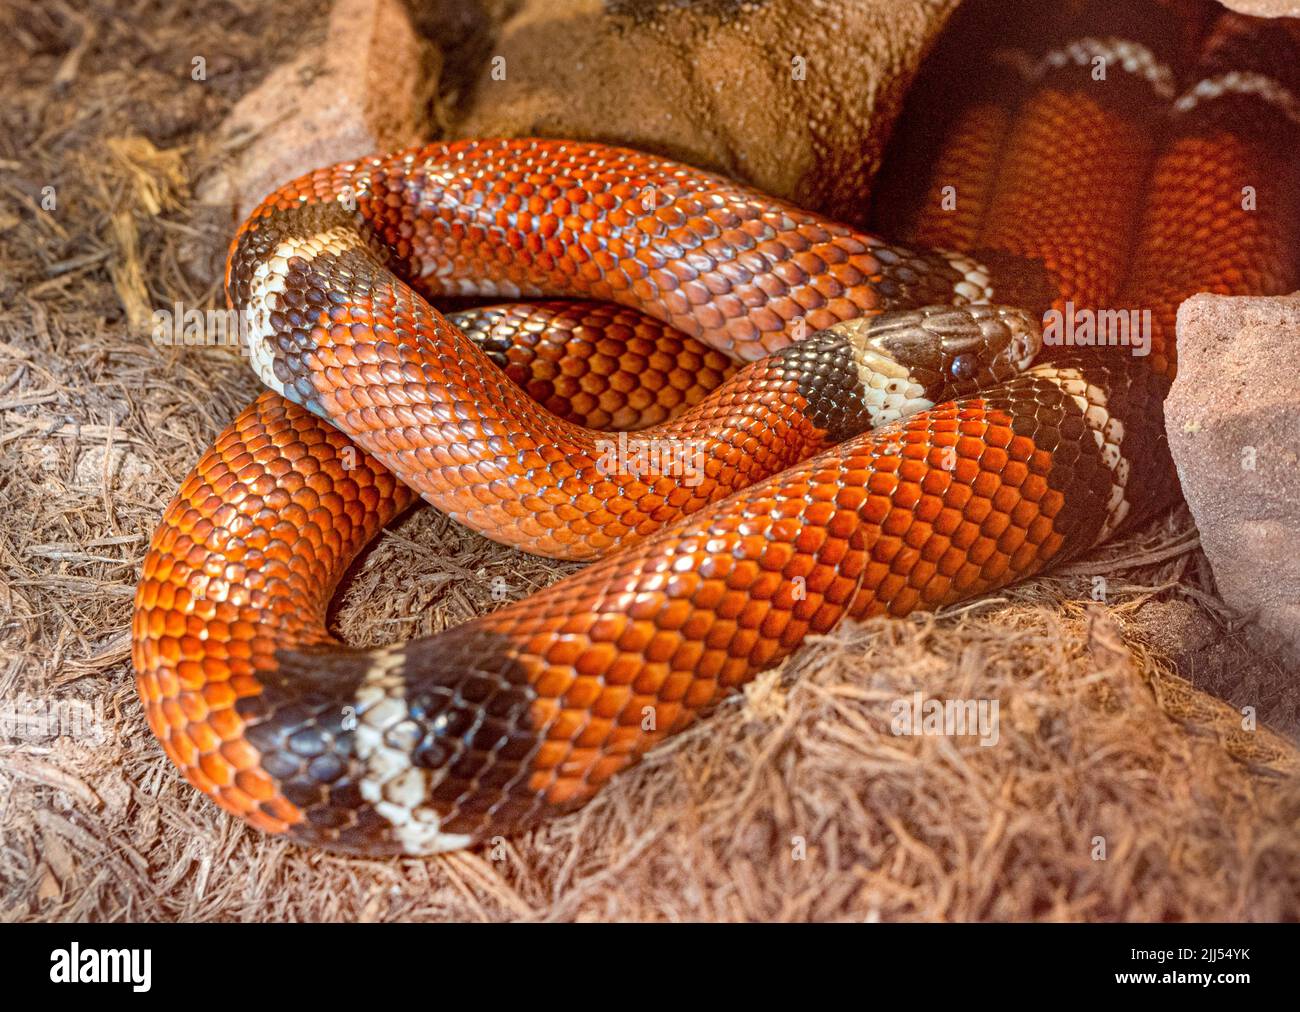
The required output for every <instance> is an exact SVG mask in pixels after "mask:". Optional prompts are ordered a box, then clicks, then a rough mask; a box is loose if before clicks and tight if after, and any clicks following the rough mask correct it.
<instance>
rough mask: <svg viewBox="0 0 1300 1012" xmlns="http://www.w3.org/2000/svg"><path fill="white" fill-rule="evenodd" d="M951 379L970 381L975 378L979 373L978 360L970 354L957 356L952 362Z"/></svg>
mask: <svg viewBox="0 0 1300 1012" xmlns="http://www.w3.org/2000/svg"><path fill="white" fill-rule="evenodd" d="M950 368H951V370H952V378H953V379H956V380H970V379H974V378H975V374H976V373H978V372H979V359H978V358H977V357H976V356H974V355H971V354H963V355H958V356H957V357H956V358H954V359H953V360H952V366H951V367H950Z"/></svg>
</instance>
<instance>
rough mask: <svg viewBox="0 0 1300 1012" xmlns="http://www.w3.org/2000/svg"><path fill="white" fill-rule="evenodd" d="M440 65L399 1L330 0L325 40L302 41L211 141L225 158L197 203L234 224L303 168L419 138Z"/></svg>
mask: <svg viewBox="0 0 1300 1012" xmlns="http://www.w3.org/2000/svg"><path fill="white" fill-rule="evenodd" d="M438 63H439V56H438V53H437V50H436V49H435V48H434V47H432V46H430V45H429V44H428V43H427V42H426V41H425V40H424V38H422V37H421V36H420V34H419V33H418V32H417V31H416V30H415V28H414V27H413V25H412V24H411V20H410V18H409V17H408V15H407V13H406V9H405V7H404V6H403V5H402V3H401V2H400V0H337V3H336V4H335V5H334V8H333V10H332V12H331V14H330V19H329V27H328V34H327V36H326V38H325V40H324V42H323V44H319V45H312V44H304V45H303V48H302V49H301V51H300V52H298V53H297V54H296V55H293V56H292V57H290V59H289V61H288V62H287V63H284V64H283V65H281V66H279V67H277V68H275V69H274V70H272V71H271V73H270V74H269V75H268V76H267V77H266V79H265V80H264V81H263V82H262V84H261V85H260V86H259V87H257V88H256V89H254V90H253V91H251V92H249V93H248V94H247V95H245V96H244V97H243V98H242V99H241V100H240V101H239V102H238V103H237V104H236V105H235V107H234V108H233V109H232V110H231V112H230V115H229V116H227V117H226V119H225V121H224V122H223V123H222V125H221V130H220V134H219V139H218V143H219V144H220V145H222V146H223V147H227V148H229V149H231V151H232V154H233V157H232V158H231V159H230V160H229V162H227V163H226V164H224V165H223V166H222V169H221V171H220V172H218V173H216V174H214V175H212V176H210V177H208V179H206V180H205V181H204V182H203V184H202V185H201V186H200V187H199V192H198V195H199V199H200V201H201V202H202V203H204V204H208V205H212V206H214V207H217V208H220V209H221V210H222V211H223V212H225V211H228V213H229V214H230V216H231V217H232V219H233V220H236V221H237V220H240V219H242V218H243V217H244V216H245V215H246V214H247V213H248V212H249V211H250V210H251V209H252V208H253V207H254V206H255V205H256V204H257V202H258V201H259V200H261V198H262V197H264V196H265V195H266V194H267V193H269V192H270V191H271V190H273V189H274V188H275V187H276V186H277V185H279V184H280V183H283V182H286V181H287V180H289V179H292V178H294V177H295V176H298V175H301V174H302V173H303V172H307V171H310V170H311V169H314V168H318V167H320V166H323V165H329V164H331V163H333V162H339V161H344V160H345V159H348V158H356V157H359V156H361V155H366V154H370V153H372V152H374V151H381V150H391V149H394V148H400V147H404V146H406V145H408V144H413V143H415V142H416V141H419V140H421V139H422V138H424V137H425V136H427V135H428V132H429V129H430V122H429V110H430V100H431V97H432V92H433V89H434V88H435V87H436V84H437V78H438V74H437V70H438Z"/></svg>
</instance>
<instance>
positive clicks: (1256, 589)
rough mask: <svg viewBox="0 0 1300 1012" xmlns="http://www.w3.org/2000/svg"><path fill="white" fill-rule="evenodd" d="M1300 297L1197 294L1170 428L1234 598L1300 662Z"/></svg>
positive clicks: (1228, 595)
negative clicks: (1299, 382) (1299, 397)
mask: <svg viewBox="0 0 1300 1012" xmlns="http://www.w3.org/2000/svg"><path fill="white" fill-rule="evenodd" d="M1297 375H1300V296H1290V297H1286V298H1255V297H1241V298H1228V297H1224V296H1217V295H1197V296H1195V297H1193V298H1191V299H1188V300H1187V301H1186V302H1184V303H1183V305H1182V307H1181V308H1180V309H1179V312H1178V379H1177V380H1176V381H1175V383H1174V386H1173V390H1172V392H1171V393H1170V395H1169V398H1168V400H1167V401H1166V402H1165V427H1166V430H1167V431H1168V434H1169V442H1170V446H1171V448H1172V450H1173V456H1174V461H1175V463H1176V464H1177V465H1178V476H1179V480H1180V481H1181V483H1182V487H1183V494H1184V495H1185V496H1186V498H1187V502H1188V505H1189V506H1190V507H1191V510H1192V515H1193V516H1194V517H1195V518H1196V526H1197V528H1198V529H1199V530H1200V532H1201V545H1202V547H1203V548H1204V550H1205V554H1206V556H1207V557H1208V558H1209V560H1210V565H1211V567H1212V568H1213V570H1214V578H1215V582H1216V583H1217V584H1218V587H1219V593H1220V594H1221V595H1222V597H1223V599H1224V600H1225V601H1226V602H1228V603H1229V604H1230V605H1232V606H1234V607H1235V608H1237V609H1239V610H1241V611H1243V612H1246V613H1253V614H1254V615H1255V617H1256V618H1257V619H1258V621H1259V623H1260V624H1261V625H1262V626H1264V627H1265V628H1267V629H1270V630H1272V631H1273V632H1275V633H1277V634H1278V635H1280V636H1283V637H1285V638H1287V639H1288V640H1289V641H1290V643H1291V645H1292V646H1293V648H1294V650H1295V653H1296V655H1297V657H1298V658H1300V413H1297V412H1296V408H1295V398H1296V389H1297V386H1296V376H1297Z"/></svg>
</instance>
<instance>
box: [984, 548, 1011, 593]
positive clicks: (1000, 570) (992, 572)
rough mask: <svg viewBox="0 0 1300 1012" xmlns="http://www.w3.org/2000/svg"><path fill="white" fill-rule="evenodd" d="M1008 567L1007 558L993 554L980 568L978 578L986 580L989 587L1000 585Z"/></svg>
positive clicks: (1009, 562)
mask: <svg viewBox="0 0 1300 1012" xmlns="http://www.w3.org/2000/svg"><path fill="white" fill-rule="evenodd" d="M1010 565H1011V560H1010V559H1009V558H1007V556H1005V555H1001V554H994V555H993V556H992V557H991V558H990V559H989V560H988V561H987V562H986V563H984V565H983V566H981V567H980V576H982V577H983V578H984V579H985V580H987V581H988V582H989V584H990V585H1000V584H1001V583H1002V581H1003V579H1004V578H1005V577H1006V575H1007V570H1008V567H1009V566H1010Z"/></svg>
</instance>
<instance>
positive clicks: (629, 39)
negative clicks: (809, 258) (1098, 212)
mask: <svg viewBox="0 0 1300 1012" xmlns="http://www.w3.org/2000/svg"><path fill="white" fill-rule="evenodd" d="M956 7H957V4H956V2H954V0H924V2H920V3H908V4H900V3H897V2H896V0H864V2H860V3H842V2H828V0H768V2H761V3H711V4H701V5H698V6H697V7H696V8H694V9H684V8H683V7H682V6H680V5H677V4H671V3H656V2H618V3H603V2H601V0H560V2H555V0H526V2H525V3H523V4H522V5H521V6H520V8H519V10H518V12H517V13H516V14H514V15H513V16H512V17H510V18H509V19H508V20H506V21H505V22H504V24H503V26H502V29H501V34H500V37H499V39H498V42H497V44H496V47H495V49H494V56H493V57H492V59H490V60H489V61H488V62H487V64H486V65H485V66H484V68H483V71H482V73H481V75H480V78H479V81H478V84H477V89H476V92H475V94H474V99H473V101H472V102H471V103H470V111H469V112H468V114H467V115H466V116H465V117H464V118H462V119H460V120H459V121H457V122H454V123H453V124H452V132H453V133H454V134H456V135H464V136H492V135H497V134H509V135H524V134H542V135H545V136H550V137H574V138H578V139H583V140H607V141H613V142H617V143H621V144H627V145H630V146H633V147H640V148H644V149H646V150H651V151H655V152H658V153H661V154H665V155H669V156H671V157H674V158H678V159H680V160H682V161H685V162H688V163H690V164H692V165H697V166H699V167H701V168H708V169H713V170H716V171H720V172H724V173H726V174H727V175H730V176H733V177H735V178H738V179H743V180H745V181H747V182H750V183H753V184H754V185H756V186H758V187H759V188H760V189H763V190H765V191H766V192H768V193H772V194H775V195H777V196H781V197H785V198H787V199H789V200H792V201H794V202H795V203H797V204H799V205H801V206H806V207H811V208H816V209H818V210H820V211H822V212H824V213H827V214H830V215H832V216H834V217H837V218H840V219H842V220H846V221H860V220H861V219H862V217H863V215H864V212H865V209H866V199H867V195H868V192H869V188H870V181H871V177H872V176H873V175H874V173H875V170H876V168H877V167H878V166H879V162H880V156H881V149H882V147H883V145H884V142H885V140H886V135H887V131H888V128H889V126H890V124H891V123H892V122H893V120H894V119H895V118H896V116H897V113H898V110H899V106H900V104H901V101H902V98H903V94H904V92H905V91H906V89H907V87H908V85H909V84H910V83H911V80H912V77H913V75H914V72H915V70H916V67H917V65H918V64H919V62H920V58H921V56H922V55H923V54H924V52H925V51H926V49H927V48H928V46H929V44H930V43H931V42H932V41H933V38H934V36H935V35H936V34H937V33H938V31H939V30H940V29H941V28H942V27H943V25H944V23H945V22H946V20H947V17H948V15H950V14H951V13H952V11H953V10H954V9H955V8H956Z"/></svg>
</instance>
